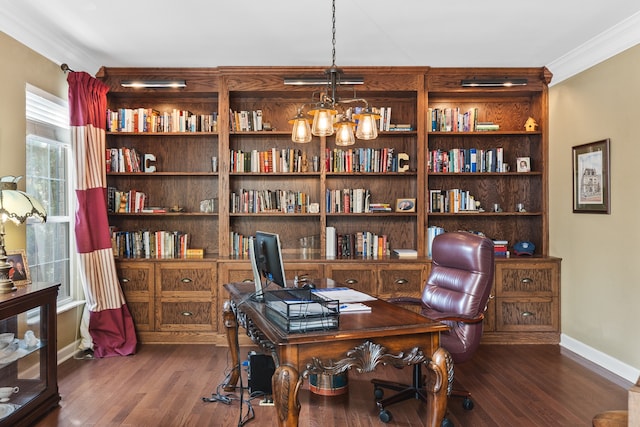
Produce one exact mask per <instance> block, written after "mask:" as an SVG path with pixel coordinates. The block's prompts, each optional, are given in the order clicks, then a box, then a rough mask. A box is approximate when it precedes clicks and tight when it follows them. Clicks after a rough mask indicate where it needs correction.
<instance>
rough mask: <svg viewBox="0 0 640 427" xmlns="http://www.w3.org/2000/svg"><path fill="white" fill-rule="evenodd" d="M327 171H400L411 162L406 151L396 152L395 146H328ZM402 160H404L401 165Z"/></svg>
mask: <svg viewBox="0 0 640 427" xmlns="http://www.w3.org/2000/svg"><path fill="white" fill-rule="evenodd" d="M325 162H326V163H325V164H326V171H327V172H347V173H353V172H374V173H385V172H398V171H399V170H405V169H404V167H403V166H404V165H405V164H406V165H408V164H409V156H408V155H407V154H406V153H395V152H394V149H393V148H367V147H362V148H347V149H343V148H333V149H331V148H327V149H326V151H325ZM401 162H404V163H403V164H402V165H400V163H401Z"/></svg>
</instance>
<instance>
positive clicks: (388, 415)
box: [378, 409, 391, 424]
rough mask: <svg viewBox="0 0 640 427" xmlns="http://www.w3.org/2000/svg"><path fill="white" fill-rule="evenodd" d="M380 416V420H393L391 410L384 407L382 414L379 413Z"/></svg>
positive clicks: (384, 421)
mask: <svg viewBox="0 0 640 427" xmlns="http://www.w3.org/2000/svg"><path fill="white" fill-rule="evenodd" d="M378 417H379V418H380V421H382V422H383V423H385V424H386V423H388V422H389V421H391V412H389V411H387V410H386V409H383V410H382V411H380V414H378Z"/></svg>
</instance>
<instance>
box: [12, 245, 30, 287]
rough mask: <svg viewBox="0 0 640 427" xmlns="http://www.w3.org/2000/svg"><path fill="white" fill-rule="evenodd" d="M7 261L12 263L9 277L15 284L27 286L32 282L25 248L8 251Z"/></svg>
mask: <svg viewBox="0 0 640 427" xmlns="http://www.w3.org/2000/svg"><path fill="white" fill-rule="evenodd" d="M7 262H8V263H9V264H10V265H11V269H10V270H9V278H10V279H11V280H13V284H14V285H15V286H26V285H28V284H30V283H31V273H30V272H29V263H28V262H27V253H26V251H25V250H24V249H19V250H15V251H7Z"/></svg>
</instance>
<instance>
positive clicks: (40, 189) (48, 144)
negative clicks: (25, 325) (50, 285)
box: [26, 86, 77, 304]
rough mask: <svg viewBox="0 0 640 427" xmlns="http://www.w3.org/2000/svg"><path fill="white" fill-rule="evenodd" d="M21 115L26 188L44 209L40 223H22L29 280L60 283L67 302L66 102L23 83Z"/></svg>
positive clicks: (70, 259)
mask: <svg viewBox="0 0 640 427" xmlns="http://www.w3.org/2000/svg"><path fill="white" fill-rule="evenodd" d="M26 117H27V147H26V148H27V157H26V158H27V164H26V171H27V174H26V175H27V177H26V190H27V193H29V194H31V195H33V196H34V197H36V198H37V199H38V200H40V202H41V203H42V205H43V206H44V207H45V209H46V210H47V222H46V223H38V222H36V221H28V222H27V248H26V252H27V261H28V263H29V270H30V272H31V280H32V281H34V282H51V281H59V282H60V283H61V286H60V291H59V293H58V303H59V304H61V303H65V302H70V301H71V299H72V297H73V290H74V289H75V286H76V283H77V280H76V275H75V271H76V269H75V268H74V264H75V259H74V254H75V252H76V251H75V250H74V249H73V248H74V247H75V241H74V240H73V235H74V233H73V224H74V222H73V214H72V213H73V212H75V209H74V206H73V205H72V204H73V203H74V201H75V198H74V197H71V195H72V194H73V189H72V182H73V180H72V175H71V174H72V164H71V132H70V129H69V110H68V106H67V102H66V101H65V100H62V99H59V98H56V97H54V96H52V95H50V94H47V93H45V92H44V91H42V90H40V89H38V88H35V87H33V86H27V91H26Z"/></svg>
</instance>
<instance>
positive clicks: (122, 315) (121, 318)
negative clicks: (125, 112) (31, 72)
mask: <svg viewBox="0 0 640 427" xmlns="http://www.w3.org/2000/svg"><path fill="white" fill-rule="evenodd" d="M67 82H68V83H69V110H70V115H71V130H72V144H73V153H74V156H75V167H76V177H75V178H76V187H75V188H76V196H77V210H76V224H75V233H76V241H77V247H78V253H79V255H80V270H81V278H82V285H83V288H84V293H85V298H86V300H87V308H88V310H89V334H90V335H91V339H92V341H93V352H94V356H95V357H109V356H120V355H122V356H124V355H129V354H133V353H135V351H136V345H137V339H136V334H135V329H134V325H133V319H132V318H131V313H130V312H129V309H128V307H127V304H126V301H125V299H124V294H123V293H122V289H121V288H120V283H119V281H118V277H117V274H116V268H115V262H114V258H113V252H112V250H111V238H110V235H109V222H108V219H107V205H106V182H107V180H106V168H105V148H106V145H105V135H106V133H105V127H106V109H107V97H106V95H107V92H108V90H109V89H108V87H107V86H106V85H105V84H104V83H102V82H101V81H100V80H97V79H95V78H94V77H92V76H90V75H89V74H87V73H85V72H69V74H68V76H67Z"/></svg>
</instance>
